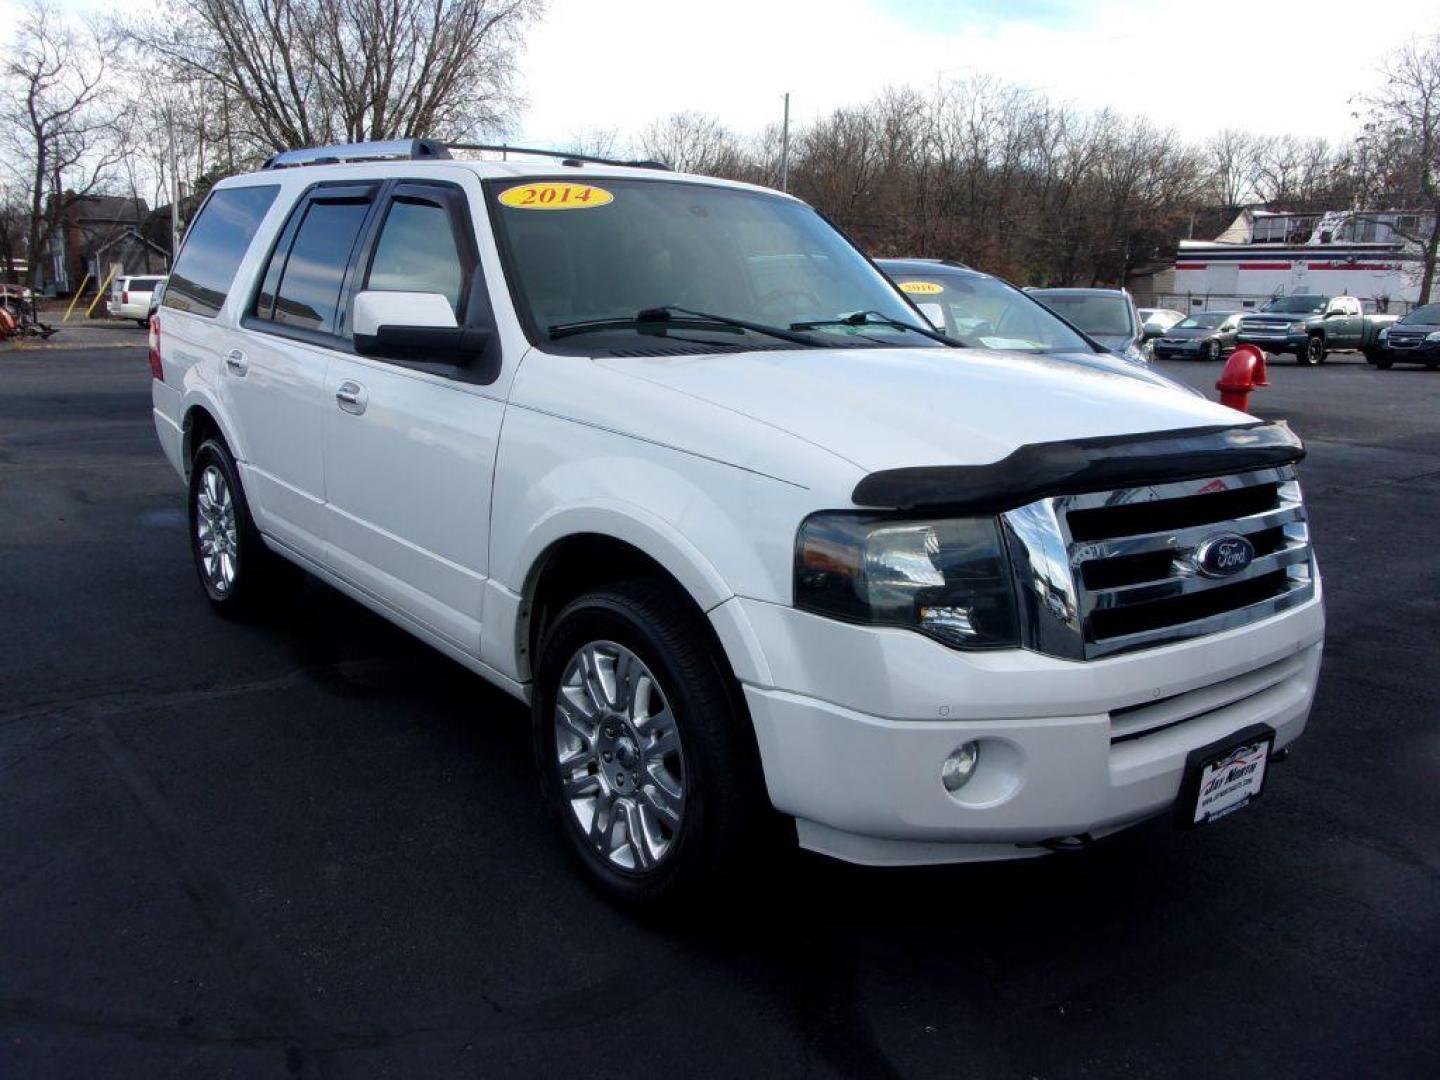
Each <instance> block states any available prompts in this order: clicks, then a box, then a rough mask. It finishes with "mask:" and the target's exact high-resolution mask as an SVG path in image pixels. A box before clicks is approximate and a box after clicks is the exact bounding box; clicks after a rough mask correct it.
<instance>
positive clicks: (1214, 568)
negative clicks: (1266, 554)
mask: <svg viewBox="0 0 1440 1080" xmlns="http://www.w3.org/2000/svg"><path fill="white" fill-rule="evenodd" d="M1254 561H1255V546H1254V545H1253V544H1251V543H1250V541H1249V540H1246V539H1245V537H1243V536H1238V535H1236V534H1235V533H1221V534H1220V535H1219V536H1208V537H1206V538H1205V539H1204V540H1202V541H1200V544H1199V546H1197V547H1196V548H1195V555H1194V562H1195V569H1196V570H1198V571H1200V573H1202V574H1204V575H1205V576H1206V577H1212V578H1221V577H1231V576H1233V575H1235V574H1238V573H1240V572H1241V571H1242V570H1244V569H1245V568H1246V567H1248V566H1249V565H1250V564H1251V563H1252V562H1254Z"/></svg>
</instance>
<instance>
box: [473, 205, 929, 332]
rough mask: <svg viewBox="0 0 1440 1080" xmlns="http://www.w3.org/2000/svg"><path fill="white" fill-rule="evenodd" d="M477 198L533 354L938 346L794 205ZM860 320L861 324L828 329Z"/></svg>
mask: <svg viewBox="0 0 1440 1080" xmlns="http://www.w3.org/2000/svg"><path fill="white" fill-rule="evenodd" d="M486 194H487V197H488V199H489V203H490V210H491V218H492V220H493V221H494V224H495V232H496V237H497V239H498V241H499V244H500V250H501V253H502V256H503V258H504V259H505V262H506V270H507V274H508V275H509V280H510V285H511V290H512V292H513V294H514V297H515V303H516V307H517V309H518V310H519V312H520V316H521V318H522V320H524V321H525V322H526V323H527V331H528V332H529V334H530V337H531V340H532V341H535V342H537V343H539V342H547V343H548V342H555V343H557V344H562V345H564V346H575V347H579V348H581V349H584V350H587V351H588V350H591V349H596V348H600V349H629V348H634V347H635V346H636V344H637V342H636V338H637V337H640V338H643V339H644V342H645V343H646V344H648V345H649V346H654V345H655V344H657V343H664V344H665V345H666V346H667V351H669V348H671V347H678V348H680V349H684V348H686V347H691V348H693V347H696V346H699V347H720V348H725V347H729V348H756V347H761V346H768V347H776V346H777V345H780V343H781V342H783V341H786V340H787V339H788V340H789V341H790V344H791V346H797V345H798V346H804V345H806V344H812V343H813V344H822V345H868V344H875V343H882V344H885V345H889V346H912V345H913V346H930V347H934V345H935V341H934V340H932V339H931V338H928V337H925V336H923V335H922V334H918V333H915V332H913V331H910V330H907V329H905V326H922V327H923V326H924V325H925V324H924V320H923V319H921V317H920V316H919V315H917V314H916V313H915V311H914V310H912V309H911V308H910V307H909V306H908V305H907V304H906V303H905V301H904V299H903V298H902V297H901V296H900V295H899V294H898V293H897V292H896V291H895V289H894V287H893V286H892V285H891V284H890V283H889V282H888V281H887V280H886V279H885V278H884V277H883V276H882V275H881V274H879V273H878V272H877V271H876V270H875V268H874V267H872V266H871V265H870V264H869V263H868V262H866V260H865V258H864V256H862V255H861V254H860V253H859V252H858V251H857V250H855V248H854V247H853V246H851V244H850V243H849V242H848V241H847V240H846V239H845V238H844V237H843V236H841V235H840V234H839V233H838V232H836V231H835V230H834V229H833V228H832V227H831V226H830V225H828V224H826V222H825V221H824V219H822V218H821V217H820V216H819V215H818V214H817V213H815V211H814V210H812V209H810V208H809V207H808V206H806V205H804V204H803V203H800V202H796V201H794V200H793V199H789V198H785V197H783V196H779V195H769V194H765V193H763V192H755V191H746V190H741V189H736V188H726V187H720V186H712V185H709V184H697V183H689V182H685V181H675V180H665V179H659V178H657V179H654V180H650V179H644V180H641V179H631V178H623V179H622V178H616V177H595V178H594V180H593V183H589V182H587V183H581V182H580V179H579V178H577V179H576V180H573V181H572V180H569V178H566V179H565V180H563V181H562V180H559V179H553V178H552V179H535V180H520V179H516V180H505V181H493V180H492V181H487V182H486ZM667 309H668V311H669V313H670V314H669V315H668V316H667V314H666V310H667ZM685 312H688V313H689V314H688V316H687V315H685V314H684V313H685ZM860 312H867V313H868V316H867V317H865V318H863V319H862V318H851V319H850V321H849V322H830V321H829V320H843V319H845V318H846V317H851V316H856V315H857V313H860ZM700 313H706V314H708V315H711V316H715V317H717V318H715V319H706V318H702V317H699V316H700ZM722 318H723V320H725V321H723V322H722V321H719V320H720V319H722ZM886 319H889V320H893V321H894V322H896V323H900V324H902V325H901V326H887V325H885V323H884V321H883V320H886ZM743 323H750V324H752V326H750V327H746V326H744V325H741V324H743ZM592 324H593V325H592ZM802 324H803V325H802ZM792 329H793V331H794V332H792ZM926 329H928V327H927V328H926Z"/></svg>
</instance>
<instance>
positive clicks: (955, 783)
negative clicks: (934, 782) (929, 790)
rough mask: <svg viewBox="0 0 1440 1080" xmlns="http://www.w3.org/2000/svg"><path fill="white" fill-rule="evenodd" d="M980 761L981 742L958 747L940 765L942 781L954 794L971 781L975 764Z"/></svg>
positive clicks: (946, 788) (947, 789)
mask: <svg viewBox="0 0 1440 1080" xmlns="http://www.w3.org/2000/svg"><path fill="white" fill-rule="evenodd" d="M979 761H980V744H979V743H978V742H967V743H965V744H963V745H961V746H959V747H956V749H955V752H954V753H952V754H951V755H950V756H949V757H947V758H946V759H945V764H944V765H942V766H940V782H941V783H942V784H944V785H945V790H946V791H948V792H950V793H951V794H952V795H953V794H954V793H955V792H957V791H959V790H960V789H961V788H962V787H964V786H965V785H966V784H967V783H969V782H970V778H971V777H972V776H974V775H975V766H976V765H977V764H978V763H979Z"/></svg>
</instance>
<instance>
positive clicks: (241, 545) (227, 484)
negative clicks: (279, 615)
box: [187, 439, 301, 616]
mask: <svg viewBox="0 0 1440 1080" xmlns="http://www.w3.org/2000/svg"><path fill="white" fill-rule="evenodd" d="M187 501H188V504H189V523H190V554H191V556H192V557H193V558H194V560H195V572H196V574H197V575H198V576H199V578H200V587H201V588H203V589H204V590H205V596H206V597H207V598H208V599H209V601H210V604H211V606H213V607H214V608H215V610H216V611H218V612H220V613H221V614H222V615H227V616H248V615H254V614H257V613H259V612H260V611H262V610H264V609H266V608H268V607H269V606H271V605H272V604H273V603H274V602H275V601H276V600H277V599H279V598H281V597H282V596H286V595H289V594H290V593H293V591H294V589H295V587H296V586H297V585H298V584H299V582H300V578H301V571H300V569H299V568H298V567H296V566H295V565H294V564H292V563H290V562H287V561H286V560H284V559H282V558H281V557H280V556H278V555H276V554H275V553H274V552H273V551H271V550H270V549H269V548H268V547H266V546H265V541H264V540H263V539H261V536H260V530H259V529H257V528H256V527H255V519H254V518H253V517H251V516H250V506H249V504H248V503H247V502H246V501H245V491H244V489H243V488H241V486H240V472H239V470H238V469H237V468H236V467H235V459H234V458H233V457H232V456H231V454H230V451H229V449H228V448H227V447H226V446H225V444H224V443H223V442H221V441H220V440H219V439H207V440H205V442H203V443H202V444H201V445H200V449H199V450H197V451H196V452H195V460H194V462H193V463H192V465H191V467H190V494H189V499H188V500H187Z"/></svg>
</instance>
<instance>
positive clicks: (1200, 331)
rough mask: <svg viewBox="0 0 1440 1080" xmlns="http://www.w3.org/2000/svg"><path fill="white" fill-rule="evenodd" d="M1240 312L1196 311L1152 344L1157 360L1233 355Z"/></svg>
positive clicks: (1220, 357)
mask: <svg viewBox="0 0 1440 1080" xmlns="http://www.w3.org/2000/svg"><path fill="white" fill-rule="evenodd" d="M1241 314H1242V313H1241V312H1239V311H1197V312H1196V313H1195V314H1194V315H1191V316H1190V317H1189V318H1188V319H1182V320H1181V321H1180V322H1178V323H1176V324H1175V325H1174V326H1172V327H1170V329H1169V330H1166V331H1165V333H1163V334H1162V335H1160V337H1158V338H1156V339H1155V340H1154V341H1153V342H1151V347H1152V348H1153V350H1154V354H1155V359H1156V360H1220V359H1222V358H1223V357H1226V356H1229V355H1230V354H1231V353H1232V352H1234V351H1235V335H1236V332H1237V331H1238V330H1239V329H1240V316H1241Z"/></svg>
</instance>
